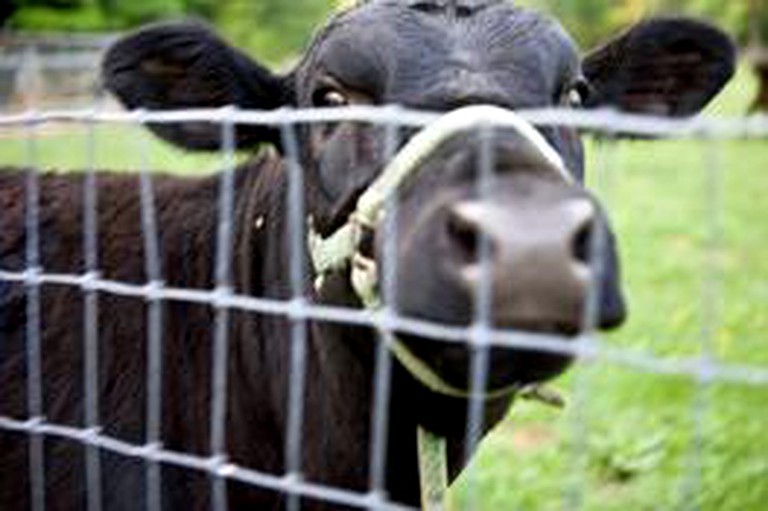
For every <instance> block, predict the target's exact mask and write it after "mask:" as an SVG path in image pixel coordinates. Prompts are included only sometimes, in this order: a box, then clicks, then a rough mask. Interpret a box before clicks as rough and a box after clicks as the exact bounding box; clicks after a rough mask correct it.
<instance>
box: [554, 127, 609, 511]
mask: <svg viewBox="0 0 768 511" xmlns="http://www.w3.org/2000/svg"><path fill="white" fill-rule="evenodd" d="M596 143H597V144H598V147H599V151H598V156H599V159H598V162H597V164H596V165H595V168H594V169H592V174H591V176H592V179H593V181H594V184H592V185H591V186H589V188H592V189H594V190H595V191H596V192H597V193H599V192H603V193H602V194H601V197H600V199H601V202H602V203H603V204H605V205H606V207H608V203H609V202H610V196H611V193H612V189H611V186H612V184H611V178H612V175H613V173H614V172H613V171H614V169H615V168H616V165H617V157H618V151H617V146H616V141H615V139H614V138H613V135H612V133H608V134H606V136H605V137H604V138H602V139H601V140H599V141H597V142H596ZM594 207H595V212H594V221H593V222H592V225H591V228H590V229H589V236H588V237H587V247H586V249H587V261H586V265H587V268H588V270H589V281H588V285H587V296H586V300H585V302H584V308H583V310H582V317H581V322H580V323H581V328H580V329H581V332H580V334H579V337H578V338H577V340H576V342H577V343H579V344H580V345H581V350H580V351H581V353H582V359H583V360H582V361H583V362H590V361H591V357H592V355H593V354H595V353H598V352H599V347H600V338H599V335H598V328H599V323H600V307H601V301H602V298H603V297H602V291H603V286H602V281H603V277H604V272H605V270H606V268H605V263H606V261H605V260H604V258H603V257H602V254H605V251H606V248H607V247H608V243H609V239H608V236H609V232H608V225H607V223H606V221H603V220H602V219H601V218H600V211H599V210H598V209H597V207H598V204H597V203H595V204H594ZM589 370H590V369H588V368H587V369H585V370H582V371H577V372H576V374H575V375H574V377H573V385H572V391H571V397H570V406H569V408H570V412H569V424H568V427H569V441H568V443H569V449H568V456H569V457H570V461H569V464H570V467H571V470H570V471H569V472H570V475H569V477H568V480H567V482H566V485H565V491H564V494H563V503H562V508H563V509H564V510H568V511H575V510H578V509H581V508H583V507H584V502H585V488H586V487H587V480H586V475H587V473H588V470H587V468H588V464H589V459H588V453H589V441H590V440H589V439H590V431H589V418H588V415H589V412H588V409H589V396H590V394H591V392H593V391H592V389H591V386H592V381H591V375H590V373H589Z"/></svg>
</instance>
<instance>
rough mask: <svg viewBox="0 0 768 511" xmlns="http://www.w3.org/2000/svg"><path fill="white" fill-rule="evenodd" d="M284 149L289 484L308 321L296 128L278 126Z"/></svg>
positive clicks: (292, 507) (291, 504) (298, 453)
mask: <svg viewBox="0 0 768 511" xmlns="http://www.w3.org/2000/svg"><path fill="white" fill-rule="evenodd" d="M281 137H282V142H283V147H284V148H285V151H286V162H287V165H288V260H289V263H288V264H289V282H290V287H291V303H292V308H291V310H292V312H291V314H290V317H289V320H290V346H289V351H290V368H289V373H288V374H289V381H290V385H289V389H288V423H287V431H286V443H285V471H286V476H287V478H288V480H289V482H291V483H295V482H300V481H302V479H303V475H302V466H301V460H302V441H301V438H302V430H303V426H304V391H305V387H306V376H307V375H306V372H307V320H306V315H305V312H304V308H305V306H306V298H305V295H304V289H305V285H304V284H305V274H304V268H305V264H306V261H305V259H306V258H305V253H304V251H305V232H304V218H305V204H304V200H305V199H304V197H305V188H304V169H303V168H302V167H301V161H300V157H301V152H300V149H299V143H298V140H297V138H296V125H295V124H290V123H286V124H283V125H282V126H281ZM300 508H301V499H300V497H299V494H298V492H296V491H295V490H293V489H291V490H290V491H289V492H288V496H287V509H288V511H298V510H299V509H300Z"/></svg>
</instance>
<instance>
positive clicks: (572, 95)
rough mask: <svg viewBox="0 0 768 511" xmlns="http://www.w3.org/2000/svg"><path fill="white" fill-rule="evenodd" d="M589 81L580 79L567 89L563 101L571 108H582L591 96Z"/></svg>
mask: <svg viewBox="0 0 768 511" xmlns="http://www.w3.org/2000/svg"><path fill="white" fill-rule="evenodd" d="M589 89H590V87H589V83H587V81H586V80H584V79H580V80H577V81H576V82H574V83H572V84H571V85H570V86H569V87H568V88H566V90H565V94H564V95H563V100H562V102H563V103H564V104H565V105H566V106H568V107H570V108H581V107H582V106H584V103H585V102H586V101H587V99H588V98H589Z"/></svg>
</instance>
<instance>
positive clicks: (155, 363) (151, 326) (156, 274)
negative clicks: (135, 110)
mask: <svg viewBox="0 0 768 511" xmlns="http://www.w3.org/2000/svg"><path fill="white" fill-rule="evenodd" d="M142 124H143V123H142ZM147 142H148V139H147V138H146V136H142V137H140V138H139V148H138V151H139V157H140V159H141V162H140V164H139V167H140V168H139V200H140V209H141V226H142V228H141V232H142V245H143V248H144V272H145V274H146V278H147V282H148V286H149V289H150V290H152V289H156V288H157V287H160V286H162V285H163V284H162V271H163V270H162V267H161V263H160V233H159V232H158V227H157V211H156V207H155V191H154V186H153V182H152V176H151V175H150V174H149V170H150V169H149V147H148V144H147ZM146 302H147V312H146V322H147V345H146V348H145V349H146V350H147V364H146V380H147V386H146V416H147V425H146V432H145V442H146V444H147V445H148V446H154V447H159V446H160V445H161V444H162V420H163V419H162V410H163V394H162V393H163V302H162V301H161V300H160V299H159V298H158V297H157V296H155V295H154V294H153V293H151V292H150V293H149V294H148V296H147V297H146ZM145 485H146V489H147V511H160V510H161V509H162V498H161V489H162V472H161V466H160V463H159V462H158V461H157V460H155V459H152V458H149V459H148V460H147V461H146V473H145Z"/></svg>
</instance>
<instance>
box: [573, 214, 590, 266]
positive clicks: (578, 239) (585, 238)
mask: <svg viewBox="0 0 768 511" xmlns="http://www.w3.org/2000/svg"><path fill="white" fill-rule="evenodd" d="M593 234H594V225H593V224H592V222H591V221H589V222H584V223H583V224H582V225H581V226H580V227H579V229H578V230H577V231H576V234H574V236H573V238H572V240H571V251H572V254H573V257H574V258H575V259H576V260H577V261H579V262H582V263H585V264H589V260H590V256H591V255H592V250H593V248H592V235H593Z"/></svg>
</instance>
